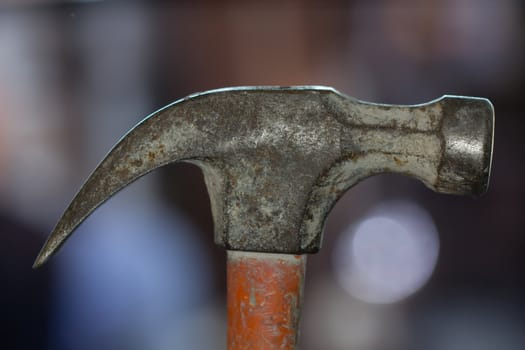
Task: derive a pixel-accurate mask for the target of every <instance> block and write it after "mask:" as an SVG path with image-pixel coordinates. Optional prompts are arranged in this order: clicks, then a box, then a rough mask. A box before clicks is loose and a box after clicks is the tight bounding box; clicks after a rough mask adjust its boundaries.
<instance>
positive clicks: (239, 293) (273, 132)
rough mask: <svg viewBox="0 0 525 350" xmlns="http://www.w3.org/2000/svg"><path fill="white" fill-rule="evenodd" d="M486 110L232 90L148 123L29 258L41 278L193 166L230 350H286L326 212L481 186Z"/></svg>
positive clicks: (454, 101)
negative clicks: (167, 176) (343, 202)
mask: <svg viewBox="0 0 525 350" xmlns="http://www.w3.org/2000/svg"><path fill="white" fill-rule="evenodd" d="M493 132H494V110H493V107H492V104H491V103H490V101H488V100H487V99H483V98H475V97H461V96H443V97H441V98H439V99H436V100H433V101H430V102H428V103H425V104H419V105H412V106H397V105H386V104H373V103H368V102H364V101H360V100H357V99H355V98H352V97H349V96H345V95H343V94H341V93H339V92H337V91H336V90H334V89H332V88H329V87H321V86H299V87H238V88H225V89H218V90H212V91H207V92H203V93H198V94H193V95H190V96H188V97H186V98H183V99H181V100H178V101H176V102H174V103H172V104H170V105H168V106H166V107H164V108H162V109H160V110H158V111H157V112H154V113H153V114H151V115H150V116H148V117H147V118H145V119H144V120H143V121H142V122H140V123H139V124H138V125H137V126H135V127H134V128H133V129H132V130H131V131H130V132H129V133H128V134H127V135H125V136H124V137H123V138H122V139H121V140H120V141H119V142H118V143H117V144H116V145H115V146H114V148H113V149H112V150H111V151H110V152H109V154H108V155H107V156H106V157H105V158H104V160H103V161H102V162H101V163H100V164H99V165H98V167H97V168H96V169H95V171H94V172H93V173H92V174H91V176H90V177H89V178H88V179H87V181H86V182H85V184H84V185H83V186H82V188H81V189H80V191H79V192H78V194H77V195H76V196H75V198H74V199H73V201H72V202H71V204H70V205H69V207H68V208H67V209H66V211H65V212H64V214H63V216H62V217H61V219H60V220H59V222H58V224H57V225H56V227H55V228H54V230H53V232H52V233H51V235H50V236H49V238H48V240H47V241H46V243H45V245H44V247H43V248H42V250H41V252H40V254H39V255H38V257H37V259H36V261H35V264H34V267H35V268H36V267H39V266H41V265H42V264H43V263H45V262H46V261H47V260H48V259H49V257H50V256H51V255H52V254H54V253H55V252H56V251H57V250H58V249H59V248H60V246H61V245H62V244H63V243H64V242H65V241H66V239H67V238H68V237H69V236H70V235H71V234H72V232H73V231H74V230H75V229H76V228H77V226H78V225H80V224H81V223H82V222H83V221H84V220H85V219H86V217H87V216H89V215H90V214H91V212H93V211H94V210H95V209H96V208H97V207H98V206H99V205H101V204H102V203H103V202H105V201H106V200H107V199H108V198H110V197H111V196H112V195H114V194H115V193H116V192H118V191H119V190H120V189H122V188H123V187H125V186H127V185H128V184H130V183H131V182H133V181H134V180H136V179H137V178H139V177H141V176H143V175H145V174H147V173H148V172H150V171H151V170H153V169H155V168H158V167H160V166H163V165H165V164H168V163H172V162H179V161H182V162H189V163H193V164H196V165H197V166H199V167H200V168H201V169H202V171H203V173H204V178H205V182H206V185H207V189H208V193H209V196H210V202H211V209H212V215H213V219H214V230H215V242H216V243H217V244H218V245H220V246H222V247H224V248H225V249H227V252H228V253H227V255H228V258H227V305H228V306H227V313H228V337H227V339H228V340H227V342H228V349H229V350H240V349H297V342H298V334H299V318H300V310H301V300H302V294H303V293H302V291H303V284H304V275H305V266H306V253H315V252H317V251H318V250H319V249H320V247H321V243H322V237H323V227H324V223H325V220H326V217H327V215H328V213H329V212H330V210H331V208H332V207H333V206H334V205H335V203H336V201H337V200H338V199H339V198H340V197H341V196H342V195H343V194H344V193H345V191H346V190H347V189H349V188H350V187H352V186H353V185H355V184H356V183H357V182H359V181H360V180H363V179H365V178H367V177H369V176H372V175H375V174H380V173H386V172H392V173H400V174H405V175H410V176H413V177H415V178H417V179H419V180H421V181H422V182H423V183H424V184H425V185H426V186H427V187H429V188H430V189H432V190H434V191H436V192H442V193H451V194H458V195H467V194H468V195H473V196H478V195H481V194H483V193H484V192H485V191H486V190H487V187H488V182H489V176H490V166H491V161H492V147H493Z"/></svg>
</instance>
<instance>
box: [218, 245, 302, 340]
mask: <svg viewBox="0 0 525 350" xmlns="http://www.w3.org/2000/svg"><path fill="white" fill-rule="evenodd" d="M305 269H306V255H289V254H270V253H252V252H241V251H228V267H227V289H228V350H248V349H249V350H259V349H267V350H271V349H284V350H294V349H297V342H298V336H299V332H298V331H299V318H300V309H301V301H302V294H303V284H304V274H305Z"/></svg>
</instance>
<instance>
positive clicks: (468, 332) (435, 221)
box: [0, 0, 525, 350]
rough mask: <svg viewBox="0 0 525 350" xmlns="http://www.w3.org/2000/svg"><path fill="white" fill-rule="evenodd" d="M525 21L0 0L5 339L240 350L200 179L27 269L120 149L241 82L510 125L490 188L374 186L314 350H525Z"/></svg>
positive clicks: (485, 12)
mask: <svg viewBox="0 0 525 350" xmlns="http://www.w3.org/2000/svg"><path fill="white" fill-rule="evenodd" d="M524 43H525V6H524V4H523V2H521V1H517V0H498V1H491V0H457V1H454V0H443V1H439V0H377V1H365V0H354V1H327V0H325V1H322V2H321V1H318V2H314V1H223V2H217V1H208V2H206V1H201V2H191V1H124V0H120V1H117V0H114V1H109V0H108V1H60V2H59V1H46V0H41V1H37V0H27V1H22V0H18V1H15V0H12V1H5V0H4V1H0V281H1V284H0V307H1V311H0V335H1V337H2V338H1V342H2V346H3V347H4V348H6V349H58V350H68V349H77V350H79V349H80V350H82V349H102V350H106V349H107V350H120V349H151V350H157V349H158V350H163V349H191V350H196V349H224V348H225V329H224V328H225V254H224V252H223V251H222V250H221V249H220V248H217V247H215V246H214V245H213V242H212V241H213V239H212V232H213V228H212V227H213V224H212V219H211V212H210V208H209V201H208V197H207V193H206V189H205V187H204V182H203V178H202V174H201V173H200V171H199V169H198V168H196V167H194V166H191V165H187V164H182V165H174V166H168V167H165V168H162V169H159V170H157V171H155V172H154V173H152V174H150V175H148V176H146V177H144V178H143V179H141V180H139V181H138V182H136V183H135V184H134V185H133V186H130V187H128V188H127V189H126V190H124V191H122V192H120V193H119V194H118V195H117V196H115V197H114V198H112V199H111V200H110V201H109V202H108V203H107V204H105V205H104V206H103V207H102V208H101V209H100V210H99V211H97V212H96V213H95V214H94V215H93V216H92V217H91V218H89V219H88V220H87V221H86V222H85V224H83V225H82V226H81V228H80V229H79V232H77V234H76V235H74V236H73V238H72V239H70V240H69V241H68V242H67V244H66V247H65V248H66V249H64V250H62V251H61V252H60V254H58V256H57V257H56V258H54V259H52V261H51V263H50V264H48V265H46V266H45V267H43V268H41V269H39V270H37V271H32V270H31V265H32V263H33V260H34V258H35V257H36V254H37V253H38V251H39V249H40V247H41V245H42V244H43V242H44V240H45V238H46V236H47V235H48V233H49V232H50V230H51V229H52V228H53V225H54V223H55V222H56V220H57V219H58V217H59V216H60V214H61V212H62V211H63V210H64V208H65V207H66V205H67V204H68V203H69V201H70V200H71V198H72V196H73V195H74V194H75V192H76V191H77V189H78V188H79V186H80V185H81V184H82V182H83V180H84V179H85V178H86V177H87V175H88V174H89V173H90V172H91V171H92V170H93V169H94V168H95V166H96V165H97V163H98V162H99V161H100V160H101V159H102V158H103V156H104V155H105V153H106V152H107V151H108V150H109V149H110V148H111V146H112V145H113V144H114V143H115V142H116V141H117V140H118V139H119V138H120V137H121V136H122V135H123V134H124V133H125V132H126V131H127V130H128V129H129V128H131V127H132V126H133V125H134V124H135V123H137V122H138V121H140V120H141V119H142V118H143V117H144V116H146V115H148V114H149V113H150V112H152V111H154V110H156V109H158V108H160V107H162V106H164V105H166V104H167V103H169V102H172V101H174V100H176V99H179V98H181V97H184V96H185V95H187V94H189V93H193V92H198V91H204V90H208V89H212V88H219V87H225V86H236V85H302V84H313V85H328V86H333V87H335V88H336V89H338V90H339V91H341V92H343V93H345V94H348V95H352V96H354V97H357V98H360V99H364V100H368V101H374V102H384V103H396V104H398V103H399V104H414V103H421V102H425V101H428V100H431V99H434V98H437V97H439V96H441V95H443V94H460V95H473V96H483V97H487V98H490V99H491V101H492V102H493V104H494V106H495V110H496V136H495V155H494V163H493V172H492V182H491V187H490V190H489V192H488V193H487V194H486V195H485V196H483V197H481V198H476V199H474V198H463V197H454V196H447V195H438V194H434V193H432V192H431V191H429V190H428V189H427V188H425V187H424V185H422V184H421V183H419V182H417V181H415V180H413V179H407V178H403V177H401V176H391V175H382V176H377V177H374V178H370V179H368V180H366V181H364V182H362V183H361V184H359V185H358V186H356V187H355V188H353V189H352V190H351V191H349V192H348V193H347V194H346V195H345V196H344V197H343V198H342V199H341V200H340V202H339V203H338V204H337V206H336V207H335V208H334V210H333V211H332V213H331V215H330V217H329V219H328V222H327V226H326V233H325V241H324V248H323V249H322V250H321V252H320V253H318V254H317V255H313V256H310V257H309V263H308V275H307V280H306V287H305V289H306V291H305V302H304V313H303V320H302V334H301V339H300V342H301V348H302V349H305V350H314V349H326V350H342V349H352V350H353V349H355V350H380V349H381V350H382V349H394V350H395V349H400V350H401V349H403V350H405V349H408V350H416V349H417V350H420V349H425V350H442V349H447V350H456V349H458V350H459V349H462V350H470V349H476V350H485V349H487V350H488V349H490V350H494V349H498V350H514V349H516V350H522V349H525V235H524V233H525V232H524V229H523V227H524V224H525V212H524V210H525V191H524V189H523V184H521V183H520V181H521V179H523V178H524V177H523V172H524V167H525V163H524V162H523V160H524V159H523V153H524V151H525V148H524V145H525V135H524V134H521V133H522V132H524V133H525V128H524V126H525V119H524V118H523V109H524V107H523V99H522V97H523V93H524V91H525V84H524V83H525V79H524V78H525V64H524V62H525V61H524V58H525V57H524V49H525V47H524Z"/></svg>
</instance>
